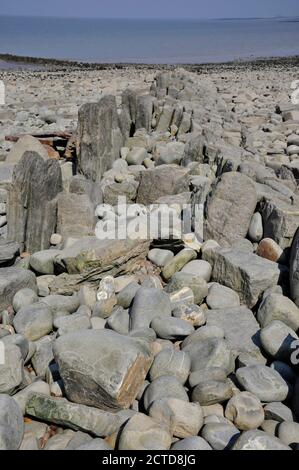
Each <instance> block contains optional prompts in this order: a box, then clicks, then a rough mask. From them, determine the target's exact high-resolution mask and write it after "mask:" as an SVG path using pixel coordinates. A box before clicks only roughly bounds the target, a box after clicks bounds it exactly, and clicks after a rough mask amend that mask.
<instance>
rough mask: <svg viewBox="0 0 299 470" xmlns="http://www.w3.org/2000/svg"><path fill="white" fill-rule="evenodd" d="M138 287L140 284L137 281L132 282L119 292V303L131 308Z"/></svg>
mask: <svg viewBox="0 0 299 470" xmlns="http://www.w3.org/2000/svg"><path fill="white" fill-rule="evenodd" d="M138 289H140V285H139V284H137V282H135V281H133V282H130V284H128V285H127V286H125V287H124V288H123V289H122V290H121V291H120V292H119V293H118V294H117V304H118V305H120V306H121V307H123V308H129V307H130V305H131V303H132V301H133V299H134V297H135V295H136V292H137V291H138Z"/></svg>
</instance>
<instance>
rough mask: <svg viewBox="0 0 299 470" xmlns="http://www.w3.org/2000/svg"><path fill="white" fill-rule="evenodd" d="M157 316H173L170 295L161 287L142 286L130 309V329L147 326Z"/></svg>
mask: <svg viewBox="0 0 299 470" xmlns="http://www.w3.org/2000/svg"><path fill="white" fill-rule="evenodd" d="M156 316H165V317H170V316H171V304H170V300H169V297H168V295H167V294H166V293H165V292H163V291H161V290H160V289H154V288H146V287H141V288H140V289H139V290H138V291H137V293H136V295H135V297H134V301H133V304H132V307H131V309H130V319H131V321H130V329H131V330H137V329H139V328H144V327H145V328H147V327H149V326H150V324H151V321H152V320H153V319H154V318H155V317H156Z"/></svg>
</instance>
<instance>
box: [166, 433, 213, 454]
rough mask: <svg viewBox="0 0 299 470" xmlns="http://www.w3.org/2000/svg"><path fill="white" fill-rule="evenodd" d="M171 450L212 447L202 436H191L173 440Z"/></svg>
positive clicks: (206, 448)
mask: <svg viewBox="0 0 299 470" xmlns="http://www.w3.org/2000/svg"><path fill="white" fill-rule="evenodd" d="M171 450H177V451H180V450H212V447H211V446H210V445H209V444H208V443H207V441H205V440H204V439H203V438H202V437H199V436H193V437H186V439H182V440H181V441H177V442H175V443H174V444H173V445H172V446H171Z"/></svg>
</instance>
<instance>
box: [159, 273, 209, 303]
mask: <svg viewBox="0 0 299 470" xmlns="http://www.w3.org/2000/svg"><path fill="white" fill-rule="evenodd" d="M183 287H189V288H190V289H191V290H192V292H193V295H194V302H195V303H196V304H198V305H200V304H201V303H202V302H203V300H204V299H205V298H206V296H207V295H208V284H207V282H206V281H205V280H204V279H203V278H202V277H200V276H197V275H194V274H190V273H183V272H178V273H175V274H174V275H173V276H172V278H171V279H170V281H169V283H168V284H167V286H166V287H165V291H166V292H169V293H171V292H175V291H178V290H180V289H182V288H183Z"/></svg>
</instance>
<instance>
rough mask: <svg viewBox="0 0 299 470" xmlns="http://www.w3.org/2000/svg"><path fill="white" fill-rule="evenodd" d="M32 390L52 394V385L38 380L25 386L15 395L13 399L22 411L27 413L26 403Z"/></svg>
mask: <svg viewBox="0 0 299 470" xmlns="http://www.w3.org/2000/svg"><path fill="white" fill-rule="evenodd" d="M32 392H37V393H42V394H43V395H47V396H50V394H51V393H50V387H49V384H47V383H46V382H44V381H42V380H36V382H32V384H30V385H28V386H27V387H25V388H23V389H22V390H20V391H19V392H17V393H15V394H14V395H13V399H14V400H15V401H16V403H17V404H18V405H19V407H20V409H21V411H22V413H23V414H24V415H25V411H26V403H27V400H28V397H29V396H30V394H31V393H32Z"/></svg>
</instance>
